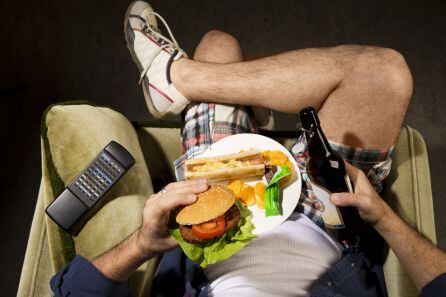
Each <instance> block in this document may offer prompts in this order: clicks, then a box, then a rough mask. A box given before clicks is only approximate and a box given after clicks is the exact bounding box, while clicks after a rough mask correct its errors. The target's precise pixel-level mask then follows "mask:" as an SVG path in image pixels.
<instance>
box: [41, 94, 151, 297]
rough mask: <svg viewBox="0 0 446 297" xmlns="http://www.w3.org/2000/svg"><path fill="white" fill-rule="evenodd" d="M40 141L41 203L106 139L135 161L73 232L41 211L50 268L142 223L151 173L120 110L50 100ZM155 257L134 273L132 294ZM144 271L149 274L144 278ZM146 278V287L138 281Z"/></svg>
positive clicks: (100, 249)
mask: <svg viewBox="0 0 446 297" xmlns="http://www.w3.org/2000/svg"><path fill="white" fill-rule="evenodd" d="M42 131H43V135H42V138H43V142H44V152H45V161H46V164H45V165H46V166H44V172H43V182H44V184H45V185H47V186H46V187H44V189H45V190H46V191H45V193H44V199H43V200H44V207H47V206H48V205H49V204H50V203H51V202H52V201H53V200H54V198H55V197H57V195H58V194H59V193H60V192H61V190H62V189H63V187H64V186H67V185H68V184H69V183H70V182H71V181H72V180H73V179H74V178H75V177H76V175H77V174H78V173H79V172H80V171H81V170H82V169H83V168H84V167H85V166H86V165H87V164H88V163H89V162H90V161H91V160H92V159H93V158H94V157H95V156H96V155H97V154H98V153H99V152H100V150H101V149H102V148H104V147H105V146H106V145H107V144H108V143H109V142H110V141H111V140H115V141H117V142H118V143H120V144H121V145H123V146H124V147H125V148H126V149H127V150H128V151H129V152H130V153H131V154H132V155H133V157H134V158H135V160H136V162H135V165H134V166H133V167H132V168H131V169H130V170H129V171H128V172H127V173H126V174H125V175H124V176H123V178H122V179H121V180H120V181H119V182H118V183H117V184H116V185H115V186H114V187H113V189H112V190H111V191H110V192H109V193H108V194H107V196H106V197H104V199H105V200H106V203H105V205H104V206H103V207H102V208H101V209H100V210H99V211H98V213H97V214H96V215H95V216H94V217H93V218H91V219H90V220H89V221H88V223H87V224H86V225H85V226H84V228H83V229H82V231H81V232H80V233H79V235H78V236H77V237H74V238H72V237H71V236H69V235H68V234H67V233H65V232H64V231H62V230H61V229H60V228H59V227H58V226H57V225H56V224H55V223H54V222H53V221H52V220H51V219H50V218H48V217H45V222H46V227H47V237H48V246H49V253H50V257H51V263H52V267H53V271H58V270H60V269H61V268H62V267H63V266H65V265H66V264H67V263H68V261H70V260H71V259H72V257H73V256H74V253H77V254H80V255H82V256H84V257H86V258H87V259H89V260H92V259H94V258H95V257H97V256H99V255H100V254H102V253H104V252H105V251H107V250H109V249H111V248H113V247H114V246H115V245H117V244H118V243H120V242H121V241H122V240H123V239H125V238H126V237H127V236H129V235H130V234H131V233H132V232H134V231H135V230H136V229H137V228H138V227H139V226H140V224H141V218H142V209H143V207H144V203H145V201H146V200H147V199H148V197H150V195H151V194H152V193H153V189H152V184H151V182H150V180H151V179H150V175H149V172H148V170H147V166H146V163H145V161H144V157H143V154H142V152H141V148H140V145H139V141H138V137H137V135H136V132H135V129H134V128H133V126H132V124H131V123H130V122H129V121H128V120H127V119H126V118H125V117H124V116H123V115H122V114H120V113H118V112H116V111H114V110H112V109H110V108H105V107H95V106H92V105H88V104H72V103H68V104H65V105H56V106H52V107H51V108H50V109H48V111H47V112H46V114H45V116H44V118H43V129H42ZM156 263H157V259H153V260H151V261H149V262H148V263H147V264H146V266H145V267H142V268H141V269H140V270H139V271H138V272H137V273H136V274H135V276H134V277H133V283H135V281H136V282H137V284H136V287H137V288H138V290H137V291H135V296H138V295H140V294H141V291H147V290H148V288H149V287H150V283H151V281H150V280H151V279H152V274H153V271H154V269H155V267H156ZM147 271H149V272H150V280H147V279H146V277H147ZM142 283H143V284H145V288H142V287H141V284H142Z"/></svg>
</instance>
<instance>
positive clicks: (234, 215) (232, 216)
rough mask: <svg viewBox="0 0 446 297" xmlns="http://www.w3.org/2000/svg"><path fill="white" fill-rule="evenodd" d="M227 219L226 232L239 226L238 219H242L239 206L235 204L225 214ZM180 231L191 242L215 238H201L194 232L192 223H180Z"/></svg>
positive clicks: (204, 241) (203, 241) (202, 241)
mask: <svg viewBox="0 0 446 297" xmlns="http://www.w3.org/2000/svg"><path fill="white" fill-rule="evenodd" d="M224 216H225V221H226V227H225V232H228V231H229V230H231V229H232V228H234V227H235V226H237V224H238V221H239V220H240V211H239V210H238V207H237V206H236V205H235V204H234V205H233V206H232V207H231V208H230V209H229V210H228V211H227V212H226V213H225V214H224ZM180 233H181V236H182V237H183V239H184V240H185V241H187V242H189V243H198V244H200V243H206V242H208V241H210V240H213V239H214V238H209V239H201V238H198V237H196V236H194V234H193V233H192V226H191V225H180Z"/></svg>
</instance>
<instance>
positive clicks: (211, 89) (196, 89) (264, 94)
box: [171, 45, 412, 149]
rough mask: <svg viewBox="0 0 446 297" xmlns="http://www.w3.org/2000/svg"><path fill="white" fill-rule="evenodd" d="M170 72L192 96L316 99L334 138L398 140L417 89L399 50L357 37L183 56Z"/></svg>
mask: <svg viewBox="0 0 446 297" xmlns="http://www.w3.org/2000/svg"><path fill="white" fill-rule="evenodd" d="M212 56H215V55H212ZM171 75H172V80H173V83H174V84H175V85H176V87H177V88H178V89H179V90H180V92H182V93H183V94H184V95H185V96H186V97H187V98H190V99H191V100H196V101H205V99H206V98H216V100H217V102H222V103H233V104H242V105H256V106H263V107H267V108H271V109H275V110H278V111H282V112H288V113H296V112H298V111H299V110H300V109H301V108H303V107H306V106H314V107H315V108H317V109H319V114H320V117H321V121H322V125H323V128H324V130H325V131H326V134H327V136H328V137H329V138H330V139H331V140H334V141H337V142H342V143H344V144H347V145H351V146H357V147H366V148H376V149H388V148H390V147H391V146H392V145H393V144H394V142H395V139H396V137H397V135H398V133H399V130H400V128H401V125H402V122H403V120H404V115H405V112H406V109H407V106H408V104H409V101H410V97H411V93H412V78H411V75H410V71H409V69H408V68H407V65H406V63H405V61H404V59H403V57H402V56H401V55H400V54H399V53H397V52H395V51H393V50H390V49H383V48H378V47H366V46H354V45H349V46H339V47H334V48H321V49H305V50H297V51H291V52H287V53H283V54H279V55H275V56H272V57H267V58H263V59H259V60H255V61H248V62H238V63H230V64H216V63H203V62H197V61H193V60H187V59H181V60H179V61H177V62H175V63H173V65H172V69H171Z"/></svg>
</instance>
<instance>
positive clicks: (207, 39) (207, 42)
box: [193, 30, 269, 126]
mask: <svg viewBox="0 0 446 297" xmlns="http://www.w3.org/2000/svg"><path fill="white" fill-rule="evenodd" d="M193 59H194V60H195V61H199V62H212V63H236V62H241V61H243V52H242V48H241V46H240V44H239V42H238V41H237V39H235V38H234V37H233V36H232V35H230V34H228V33H225V32H223V31H220V30H212V31H209V32H207V33H206V34H205V35H204V36H203V38H202V39H201V41H200V43H199V44H198V46H197V48H196V49H195V53H194V57H193ZM209 98H211V97H209ZM212 98H213V97H212ZM252 109H253V112H254V115H255V118H256V120H257V121H258V123H259V125H260V126H263V125H264V124H266V123H267V121H268V115H269V112H268V109H266V108H263V107H260V106H253V108H252Z"/></svg>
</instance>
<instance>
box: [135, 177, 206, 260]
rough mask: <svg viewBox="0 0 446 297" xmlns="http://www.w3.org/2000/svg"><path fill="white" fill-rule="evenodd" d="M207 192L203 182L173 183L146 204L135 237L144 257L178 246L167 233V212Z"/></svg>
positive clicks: (200, 180) (203, 180) (202, 180)
mask: <svg viewBox="0 0 446 297" xmlns="http://www.w3.org/2000/svg"><path fill="white" fill-rule="evenodd" d="M207 189H208V183H207V180H206V179H199V180H191V181H181V182H175V183H170V184H168V185H167V186H166V187H165V188H164V190H163V191H160V192H158V193H157V194H154V195H152V196H151V197H150V198H149V199H148V200H147V201H146V204H145V206H144V211H143V221H142V225H141V228H140V229H139V231H138V235H137V238H138V243H139V246H140V248H142V250H143V252H144V253H145V254H146V255H148V256H150V255H155V254H158V253H161V252H164V251H167V250H170V249H172V248H174V247H176V246H177V245H178V243H177V241H176V240H175V239H174V238H173V237H172V236H171V235H170V233H169V227H168V222H169V216H170V212H171V211H173V210H174V209H175V208H177V207H178V206H181V205H189V204H192V203H194V202H195V201H196V200H197V197H196V194H198V193H201V192H204V191H206V190H207Z"/></svg>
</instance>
